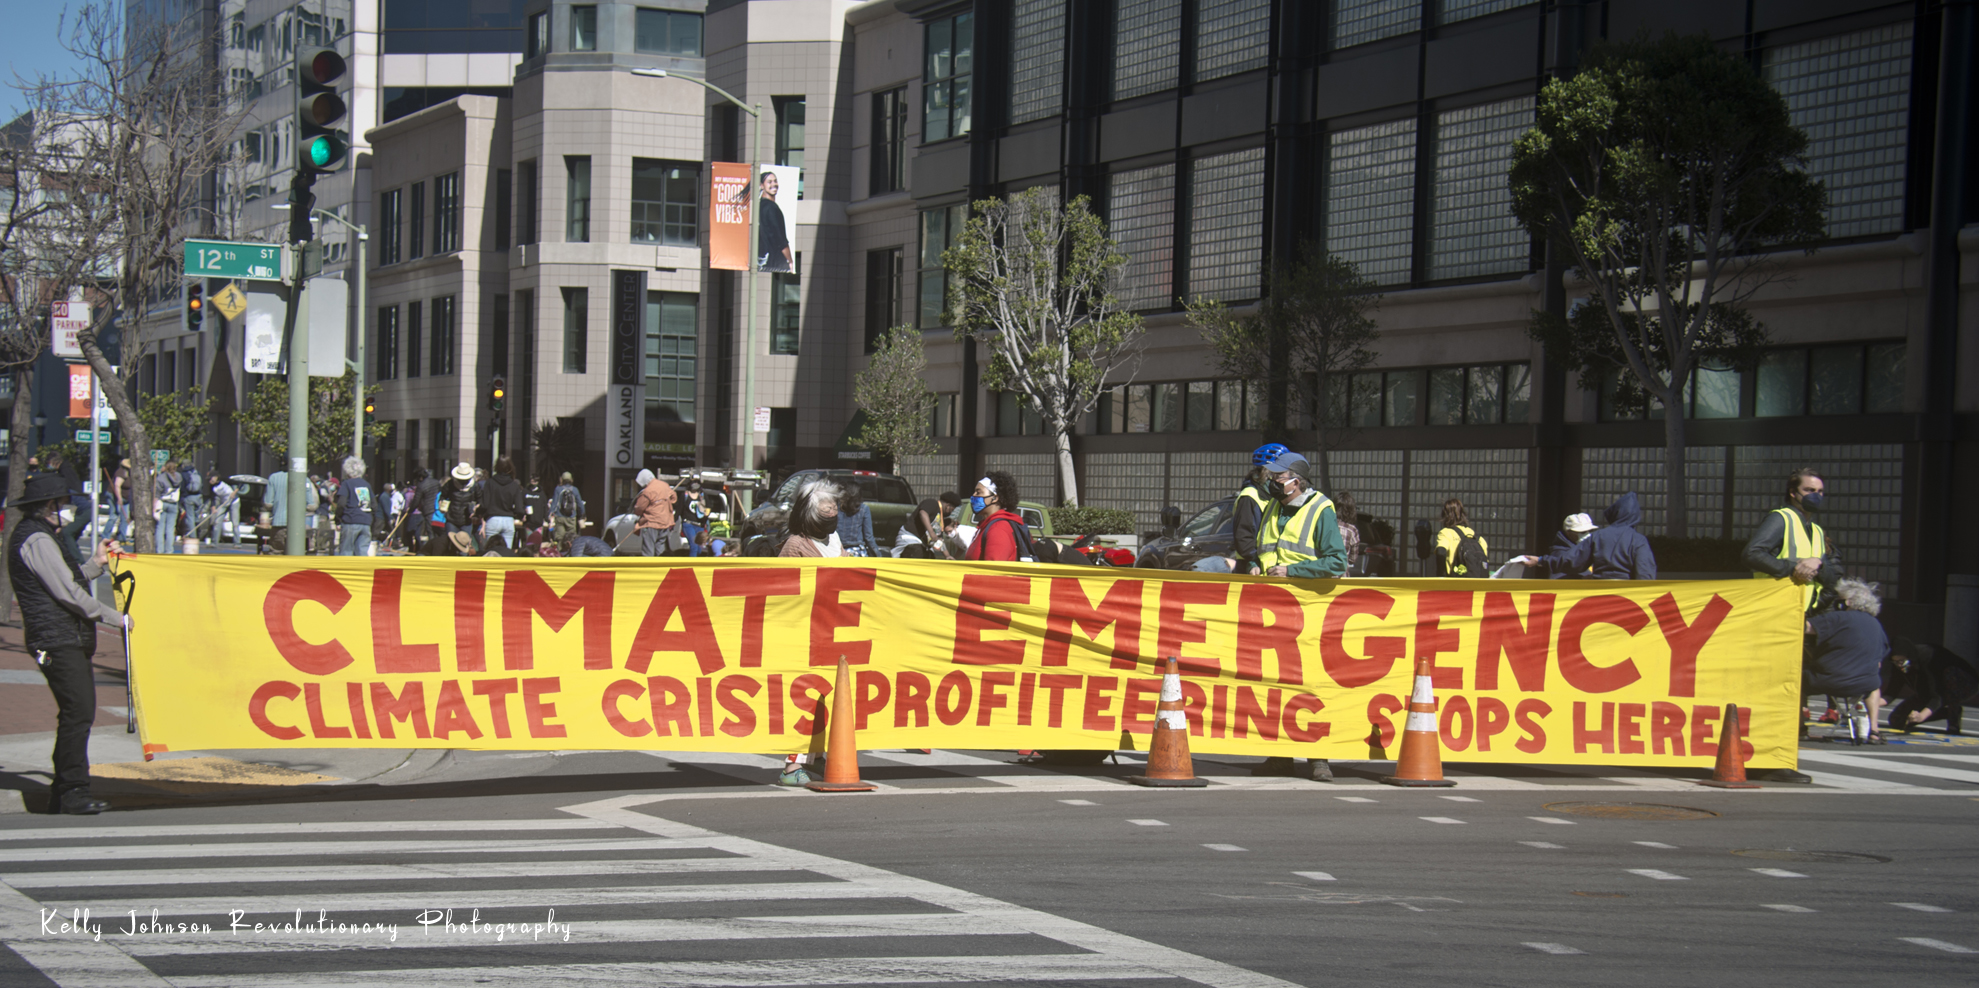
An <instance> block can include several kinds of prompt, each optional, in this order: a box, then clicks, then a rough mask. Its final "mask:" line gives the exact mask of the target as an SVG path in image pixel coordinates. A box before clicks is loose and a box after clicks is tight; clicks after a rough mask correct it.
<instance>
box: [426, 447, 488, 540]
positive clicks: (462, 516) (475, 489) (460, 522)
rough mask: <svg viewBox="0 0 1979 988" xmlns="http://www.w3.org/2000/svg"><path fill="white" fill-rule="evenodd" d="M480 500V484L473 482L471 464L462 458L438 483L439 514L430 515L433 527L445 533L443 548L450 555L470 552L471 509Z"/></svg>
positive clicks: (471, 536) (472, 467) (472, 519)
mask: <svg viewBox="0 0 1979 988" xmlns="http://www.w3.org/2000/svg"><path fill="white" fill-rule="evenodd" d="M480 500H481V485H480V484H477V483H475V482H474V465H473V464H471V463H468V462H467V461H466V460H462V461H461V462H460V463H459V464H458V465H456V466H455V467H454V468H453V470H451V471H449V472H448V473H447V482H446V483H445V484H442V485H441V486H440V501H439V505H438V507H439V515H438V516H437V517H435V518H434V524H435V527H438V528H442V529H443V530H444V531H445V533H446V544H445V546H443V548H444V549H450V550H451V551H452V553H453V554H454V555H457V556H472V555H474V527H473V526H474V509H475V507H476V505H477V504H479V502H480Z"/></svg>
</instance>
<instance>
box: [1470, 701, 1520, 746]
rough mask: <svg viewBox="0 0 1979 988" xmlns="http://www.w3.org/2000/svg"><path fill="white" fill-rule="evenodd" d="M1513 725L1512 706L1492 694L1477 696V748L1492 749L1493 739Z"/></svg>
mask: <svg viewBox="0 0 1979 988" xmlns="http://www.w3.org/2000/svg"><path fill="white" fill-rule="evenodd" d="M1511 726H1512V708H1510V707H1508V706H1505V701H1503V700H1500V699H1498V698H1497V697H1492V696H1480V697H1478V698H1477V750H1479V751H1490V750H1491V739H1492V738H1494V737H1496V736H1498V735H1500V734H1503V733H1505V730H1506V729H1507V728H1509V727H1511Z"/></svg>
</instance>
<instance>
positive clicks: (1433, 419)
mask: <svg viewBox="0 0 1979 988" xmlns="http://www.w3.org/2000/svg"><path fill="white" fill-rule="evenodd" d="M1463 423H1464V369H1463V368H1462V367H1439V368H1437V369H1435V370H1432V371H1430V372H1429V424H1430V425H1462V424H1463Z"/></svg>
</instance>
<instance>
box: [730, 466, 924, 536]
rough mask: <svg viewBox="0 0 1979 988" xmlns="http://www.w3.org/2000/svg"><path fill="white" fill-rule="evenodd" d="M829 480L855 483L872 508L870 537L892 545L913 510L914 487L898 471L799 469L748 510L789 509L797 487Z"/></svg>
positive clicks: (844, 484)
mask: <svg viewBox="0 0 1979 988" xmlns="http://www.w3.org/2000/svg"><path fill="white" fill-rule="evenodd" d="M820 478H822V479H825V480H829V481H831V482H832V483H834V484H838V485H839V486H841V487H855V488H857V489H858V491H859V498H860V499H861V500H863V501H865V502H866V506H867V507H869V508H871V509H872V510H873V539H874V541H876V542H878V543H879V544H880V545H883V546H891V545H892V544H893V540H894V539H895V538H896V537H897V536H899V534H900V526H902V525H905V524H906V523H907V517H908V516H909V515H911V514H913V513H914V487H913V485H912V484H909V483H908V482H907V478H905V477H901V476H899V475H898V474H891V473H874V472H873V471H871V470H799V471H797V472H796V473H793V474H791V475H790V476H789V477H787V478H785V479H784V481H783V483H782V484H779V485H778V486H777V489H776V493H774V494H771V495H770V496H769V497H768V498H765V499H764V500H763V503H761V504H759V505H757V506H756V510H755V511H752V512H750V514H751V515H752V516H754V515H755V514H758V513H761V512H763V511H765V510H768V509H770V508H772V507H774V508H776V509H777V510H778V511H789V510H790V501H791V499H792V498H794V497H796V496H797V488H799V487H801V486H803V485H804V484H805V483H807V482H809V481H813V480H818V479H820Z"/></svg>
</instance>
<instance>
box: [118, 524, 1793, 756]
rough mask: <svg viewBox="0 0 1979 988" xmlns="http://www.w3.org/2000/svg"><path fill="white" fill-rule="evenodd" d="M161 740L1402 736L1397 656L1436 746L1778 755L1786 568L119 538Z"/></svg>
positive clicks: (547, 744) (376, 742) (529, 744)
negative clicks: (1197, 568) (1587, 574)
mask: <svg viewBox="0 0 1979 988" xmlns="http://www.w3.org/2000/svg"><path fill="white" fill-rule="evenodd" d="M123 565H124V566H125V567H127V568H128V569H129V570H131V571H132V572H134V573H136V574H137V576H138V582H139V583H140V584H141V585H142V586H143V587H144V588H145V590H146V591H147V592H144V593H140V594H138V595H137V598H136V601H137V602H136V606H135V607H134V609H133V610H132V614H133V616H134V617H135V618H136V628H137V630H136V632H135V635H134V638H133V652H134V663H135V666H134V667H135V670H136V672H135V681H136V693H137V709H138V715H139V724H140V726H141V729H142V732H143V740H144V742H145V744H146V745H147V750H151V751H157V750H189V749H227V748H278V747H283V746H294V747H298V748H312V747H420V748H507V749H546V748H547V749H558V748H569V749H596V748H620V749H670V750H705V751H746V752H793V751H805V750H815V749H819V748H821V747H822V744H823V741H824V737H825V733H824V728H823V721H824V719H825V717H826V715H827V713H828V711H829V709H830V705H829V704H828V703H825V702H824V700H825V698H826V696H827V695H828V694H829V693H830V692H831V689H832V682H833V678H832V672H833V670H834V669H835V668H836V666H837V664H838V661H839V659H840V657H844V658H845V659H846V660H847V661H848V662H849V663H850V664H851V666H852V668H853V670H854V676H853V682H854V689H855V690H856V691H857V697H856V700H857V710H858V724H857V726H858V730H859V742H860V746H861V747H865V748H930V747H933V748H1039V749H1077V748H1087V749H1094V748H1098V749H1110V748H1115V747H1128V748H1142V747H1145V744H1146V737H1147V735H1149V734H1150V733H1151V732H1152V730H1153V726H1154V713H1155V706H1156V703H1157V700H1158V696H1159V692H1160V684H1161V680H1160V675H1159V672H1158V661H1159V660H1160V659H1162V658H1163V657H1166V656H1170V655H1173V656H1177V657H1179V659H1180V665H1181V670H1182V674H1183V693H1184V697H1185V699H1186V701H1187V711H1186V712H1187V716H1188V719H1189V727H1190V734H1191V742H1190V743H1191V746H1192V747H1193V748H1194V749H1195V750H1196V751H1199V752H1208V753H1213V752H1224V753H1236V754H1251V755H1296V756H1301V757H1317V758H1368V757H1384V753H1385V756H1386V757H1392V756H1393V753H1394V751H1395V745H1396V742H1397V734H1396V732H1397V730H1398V728H1399V725H1400V722H1401V720H1402V712H1403V711H1404V709H1405V701H1406V698H1407V696H1408V694H1409V689H1410V686H1411V682H1412V680H1411V676H1412V674H1413V667H1414V663H1415V662H1416V661H1417V660H1419V659H1422V658H1425V657H1426V658H1428V659H1429V660H1430V661H1431V663H1432V669H1433V673H1434V676H1435V681H1436V687H1437V697H1438V700H1439V702H1440V704H1441V707H1440V712H1439V714H1438V719H1439V724H1440V726H1441V729H1442V735H1443V745H1444V758H1446V759H1448V760H1451V761H1491V762H1530V763H1554V764H1559V763H1584V764H1611V765H1697V766H1704V765H1709V764H1710V762H1711V759H1712V757H1713V756H1714V755H1715V754H1716V753H1717V740H1718V737H1719V731H1720V729H1721V727H1722V725H1721V724H1720V719H1721V717H1722V712H1723V710H1724V708H1725V705H1726V704H1727V703H1735V704H1737V705H1739V706H1740V707H1741V708H1750V718H1751V721H1750V724H1749V725H1747V728H1748V729H1747V732H1746V735H1745V737H1746V739H1747V743H1748V744H1749V745H1750V748H1751V752H1752V754H1751V757H1750V760H1749V765H1750V766H1751V767H1753V768H1777V767H1791V766H1792V765H1793V764H1794V752H1795V746H1796V736H1797V730H1798V716H1799V695H1798V692H1799V691H1798V683H1799V676H1800V647H1801V645H1800V643H1801V619H1800V615H1799V603H1798V602H1799V599H1800V597H1799V593H1798V590H1797V589H1796V588H1794V587H1792V586H1790V585H1788V584H1786V583H1784V582H1774V581H1770V580H1735V581H1723V582H1691V581H1670V582H1644V583H1610V582H1600V581H1583V580H1573V581H1511V580H1495V581H1494V580H1339V581H1304V580H1274V579H1263V578H1238V579H1233V578H1229V577H1218V576H1209V575H1205V574H1196V573H1184V572H1175V571H1165V570H1164V571H1155V570H1133V569H1123V570H1110V569H1097V570H1096V569H1092V568H1090V567H1062V566H1046V565H1036V564H1021V563H1013V564H994V563H980V564H979V563H970V564H964V563H954V562H942V561H925V560H864V559H835V560H794V559H793V560H782V559H762V560H756V559H746V560H734V559H727V560H690V559H664V560H661V559H636V558H634V559H566V560H537V559H528V560H524V559H427V558H405V559H368V558H350V559H343V558H337V559H290V558H285V557H266V556H264V557H216V556H197V557H188V556H165V555H160V556H137V557H128V558H126V559H125V560H124V561H123Z"/></svg>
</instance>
